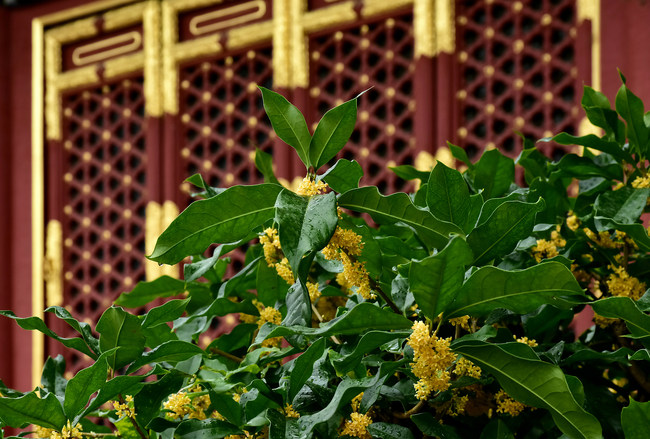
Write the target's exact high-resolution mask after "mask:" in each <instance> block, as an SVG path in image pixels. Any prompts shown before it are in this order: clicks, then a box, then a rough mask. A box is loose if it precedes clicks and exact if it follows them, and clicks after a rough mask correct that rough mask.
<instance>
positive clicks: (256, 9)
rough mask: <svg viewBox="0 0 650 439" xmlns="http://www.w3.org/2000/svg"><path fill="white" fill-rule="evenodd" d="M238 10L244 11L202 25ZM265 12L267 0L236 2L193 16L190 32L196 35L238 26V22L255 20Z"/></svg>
mask: <svg viewBox="0 0 650 439" xmlns="http://www.w3.org/2000/svg"><path fill="white" fill-rule="evenodd" d="M249 10H250V11H249ZM247 11H249V12H247ZM238 12H244V13H243V14H241V15H239V16H236V17H233V18H226V19H225V20H223V21H217V22H216V23H213V24H207V25H205V24H204V25H201V24H202V23H204V22H206V21H208V22H209V21H210V20H213V19H215V18H219V17H221V16H224V15H225V16H228V15H229V14H237V13H238ZM264 14H266V2H264V0H251V1H248V2H246V3H240V4H235V5H233V6H229V7H227V8H224V9H220V10H218V11H211V12H206V13H205V14H201V15H197V16H196V17H192V19H191V20H190V23H189V26H190V33H191V34H192V35H194V36H199V35H203V34H206V33H210V32H215V31H218V30H221V29H224V28H226V27H229V26H236V25H238V24H243V23H246V22H248V21H251V20H255V19H257V18H260V17H263V16H264Z"/></svg>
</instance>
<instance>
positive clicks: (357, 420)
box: [341, 412, 372, 439]
mask: <svg viewBox="0 0 650 439" xmlns="http://www.w3.org/2000/svg"><path fill="white" fill-rule="evenodd" d="M370 424H372V418H371V417H370V416H368V415H367V414H361V413H357V412H354V413H351V414H350V419H349V420H346V421H345V425H344V426H343V430H342V431H341V436H353V437H358V438H360V439H372V436H371V435H370V433H368V426H369V425H370Z"/></svg>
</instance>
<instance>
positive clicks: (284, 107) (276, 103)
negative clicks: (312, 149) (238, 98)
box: [259, 87, 311, 168]
mask: <svg viewBox="0 0 650 439" xmlns="http://www.w3.org/2000/svg"><path fill="white" fill-rule="evenodd" d="M259 89H260V90H261V91H262V101H263V103H264V110H265V111H266V115H267V116H268V117H269V120H270V121H271V125H272V126H273V130H274V131H275V133H276V134H277V135H278V137H279V138H280V139H282V140H283V141H284V142H285V143H287V145H289V146H291V147H293V149H295V150H296V152H297V153H298V157H300V160H301V161H302V162H303V163H304V164H305V167H306V168H309V166H310V165H311V163H310V161H309V143H310V141H311V134H309V128H307V122H305V118H304V116H303V115H302V113H301V112H300V110H298V108H296V107H295V106H294V105H292V104H291V103H290V102H289V101H287V100H286V99H285V98H284V97H283V96H281V95H279V94H278V93H276V92H274V91H271V90H269V89H267V88H264V87H259Z"/></svg>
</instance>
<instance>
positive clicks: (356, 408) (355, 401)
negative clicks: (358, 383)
mask: <svg viewBox="0 0 650 439" xmlns="http://www.w3.org/2000/svg"><path fill="white" fill-rule="evenodd" d="M362 399H363V392H361V393H359V394H358V395H357V396H355V397H354V398H352V401H350V405H351V406H352V411H353V412H358V411H359V406H361V400H362Z"/></svg>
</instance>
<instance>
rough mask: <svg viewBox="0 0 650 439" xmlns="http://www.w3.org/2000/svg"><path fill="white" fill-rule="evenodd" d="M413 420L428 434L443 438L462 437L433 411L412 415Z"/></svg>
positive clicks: (453, 438)
mask: <svg viewBox="0 0 650 439" xmlns="http://www.w3.org/2000/svg"><path fill="white" fill-rule="evenodd" d="M411 421H413V423H414V424H415V425H417V427H418V428H419V429H420V431H421V432H422V433H424V434H425V435H427V436H431V437H437V438H441V439H461V438H460V436H458V434H457V433H456V431H455V430H454V429H453V428H452V427H450V426H448V425H443V424H441V423H440V421H438V420H437V419H436V418H435V417H434V416H433V415H432V414H431V413H426V412H425V413H418V414H416V415H413V416H411Z"/></svg>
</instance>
